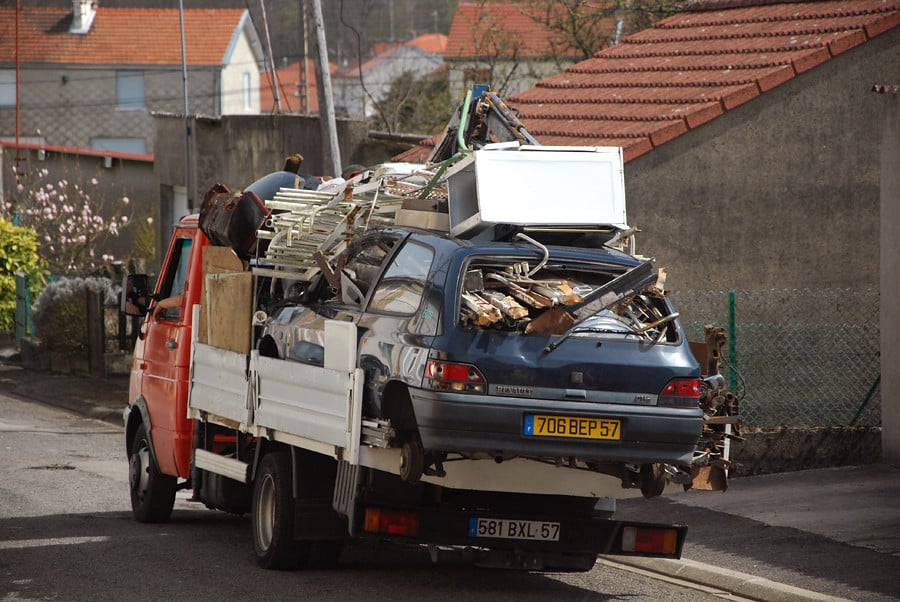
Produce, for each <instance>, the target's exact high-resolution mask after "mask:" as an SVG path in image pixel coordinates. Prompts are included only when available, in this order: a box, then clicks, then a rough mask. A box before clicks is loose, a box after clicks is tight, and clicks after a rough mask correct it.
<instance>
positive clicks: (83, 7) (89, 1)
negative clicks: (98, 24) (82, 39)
mask: <svg viewBox="0 0 900 602" xmlns="http://www.w3.org/2000/svg"><path fill="white" fill-rule="evenodd" d="M72 8H73V11H72V25H71V26H70V27H69V33H80V34H85V33H88V32H89V31H90V30H91V24H92V23H93V22H94V15H95V14H96V13H95V12H94V2H93V0H72Z"/></svg>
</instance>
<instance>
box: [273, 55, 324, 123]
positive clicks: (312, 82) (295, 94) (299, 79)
mask: <svg viewBox="0 0 900 602" xmlns="http://www.w3.org/2000/svg"><path fill="white" fill-rule="evenodd" d="M306 66H307V69H308V72H309V89H308V90H307V94H308V100H307V105H306V109H305V112H307V113H318V112H319V93H318V86H317V84H316V66H315V63H314V62H313V59H306ZM328 70H329V72H330V73H334V72H335V71H336V70H337V66H336V65H335V64H334V63H328ZM306 73H307V70H303V69H302V63H301V62H300V61H297V62H296V63H291V64H290V65H287V66H285V67H282V68H281V69H276V70H275V77H276V78H277V79H278V91H279V93H280V94H281V109H282V111H288V112H298V111H300V110H301V108H302V107H301V103H300V100H301V99H300V94H301V92H302V84H303V81H304V79H305V78H306ZM259 107H260V109H259V110H260V111H261V112H263V113H270V112H272V111H274V110H275V95H274V93H273V92H272V77H271V74H270V73H269V72H268V71H265V72H263V73H260V74H259Z"/></svg>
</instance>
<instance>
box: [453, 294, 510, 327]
mask: <svg viewBox="0 0 900 602" xmlns="http://www.w3.org/2000/svg"><path fill="white" fill-rule="evenodd" d="M462 300H463V303H465V305H466V307H467V308H468V309H470V310H471V311H472V312H474V314H475V318H476V323H477V324H478V325H479V326H490V325H491V324H493V323H494V322H497V321H498V320H500V318H501V317H502V316H501V314H500V310H499V309H497V308H496V307H494V306H493V305H491V304H490V303H488V302H487V301H485V300H484V299H482V298H481V297H479V296H478V295H476V294H474V293H465V292H464V293H463V294H462Z"/></svg>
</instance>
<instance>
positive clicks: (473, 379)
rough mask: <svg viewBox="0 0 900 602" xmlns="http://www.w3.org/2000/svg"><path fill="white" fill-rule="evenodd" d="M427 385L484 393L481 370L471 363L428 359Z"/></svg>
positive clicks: (441, 388) (443, 388) (426, 368)
mask: <svg viewBox="0 0 900 602" xmlns="http://www.w3.org/2000/svg"><path fill="white" fill-rule="evenodd" d="M425 386H427V387H430V388H432V389H437V390H440V391H453V392H455V393H484V392H485V380H484V375H483V374H482V373H481V371H480V370H479V369H478V368H477V367H475V366H473V365H471V364H457V363H453V362H441V361H438V360H428V363H427V364H425Z"/></svg>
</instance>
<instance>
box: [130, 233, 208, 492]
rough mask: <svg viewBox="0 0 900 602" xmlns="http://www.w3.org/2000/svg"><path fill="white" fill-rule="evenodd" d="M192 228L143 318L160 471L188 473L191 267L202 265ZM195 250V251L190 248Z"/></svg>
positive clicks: (176, 242)
mask: <svg viewBox="0 0 900 602" xmlns="http://www.w3.org/2000/svg"><path fill="white" fill-rule="evenodd" d="M193 234H194V232H189V231H187V232H185V231H182V232H181V233H179V231H176V234H175V236H174V237H173V238H172V242H171V243H170V246H169V252H168V254H167V261H166V263H165V264H164V265H163V273H162V275H161V277H160V279H159V281H158V283H157V290H156V291H155V295H154V297H155V299H157V300H156V302H155V303H154V304H153V305H151V306H150V314H149V315H148V316H147V318H146V320H145V321H144V327H143V335H144V345H143V350H144V355H143V358H142V361H141V366H140V367H141V369H142V373H143V374H142V380H141V394H142V395H143V397H144V399H145V400H146V404H147V410H148V412H149V414H150V428H151V431H150V432H151V437H152V438H153V448H154V451H155V453H156V459H157V462H158V464H159V468H160V471H161V472H163V473H165V474H169V475H177V476H181V477H185V478H186V477H187V476H188V475H189V474H190V451H191V437H192V433H193V423H192V422H191V421H189V420H188V419H187V410H186V404H187V392H188V378H189V361H190V342H191V311H190V308H191V303H192V300H191V298H190V297H192V295H190V294H189V293H190V290H189V288H190V287H189V283H190V281H191V279H189V272H191V271H192V270H193V269H198V270H199V267H195V266H194V264H199V263H200V262H199V260H198V261H192V259H191V257H192V255H196V256H197V257H198V259H199V255H200V253H199V251H200V249H193V247H194V240H193ZM192 250H193V251H194V253H192Z"/></svg>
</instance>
